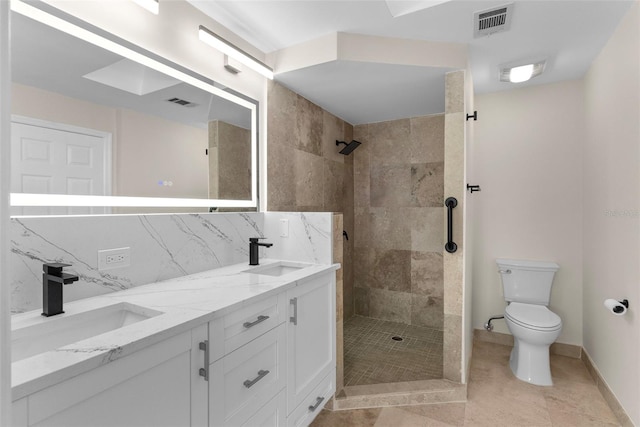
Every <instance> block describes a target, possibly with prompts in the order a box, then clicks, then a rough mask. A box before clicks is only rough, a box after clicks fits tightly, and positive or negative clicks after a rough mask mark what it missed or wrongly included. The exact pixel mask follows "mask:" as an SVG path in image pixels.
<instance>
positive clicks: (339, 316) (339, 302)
mask: <svg viewBox="0 0 640 427" xmlns="http://www.w3.org/2000/svg"><path fill="white" fill-rule="evenodd" d="M342 288H343V281H342V280H337V281H336V321H338V322H342V321H343V319H344V305H343V295H344V294H343V289H342Z"/></svg>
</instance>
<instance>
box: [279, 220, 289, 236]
mask: <svg viewBox="0 0 640 427" xmlns="http://www.w3.org/2000/svg"><path fill="white" fill-rule="evenodd" d="M280 237H289V220H288V219H281V220H280Z"/></svg>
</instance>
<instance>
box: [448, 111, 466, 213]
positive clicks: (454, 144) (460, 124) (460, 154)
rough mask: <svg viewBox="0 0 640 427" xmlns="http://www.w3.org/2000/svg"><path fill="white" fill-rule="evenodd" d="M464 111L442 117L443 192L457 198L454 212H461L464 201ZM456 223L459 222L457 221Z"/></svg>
mask: <svg viewBox="0 0 640 427" xmlns="http://www.w3.org/2000/svg"><path fill="white" fill-rule="evenodd" d="M464 120H465V116H464V113H452V114H446V115H445V119H444V129H445V131H444V158H445V160H444V194H445V199H446V198H447V197H455V198H456V199H458V204H459V205H458V207H456V208H455V209H454V212H462V209H461V208H462V205H461V203H462V202H463V201H464V192H465V191H466V189H465V183H464V126H465V122H464ZM458 224H461V223H460V222H458Z"/></svg>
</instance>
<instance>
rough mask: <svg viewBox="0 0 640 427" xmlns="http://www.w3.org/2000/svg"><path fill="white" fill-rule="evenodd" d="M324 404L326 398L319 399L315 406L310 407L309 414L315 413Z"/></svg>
mask: <svg viewBox="0 0 640 427" xmlns="http://www.w3.org/2000/svg"><path fill="white" fill-rule="evenodd" d="M322 402H324V397H318V398H317V399H316V404H315V405H309V412H313V411H315V410H316V409H318V406H320V404H321V403H322Z"/></svg>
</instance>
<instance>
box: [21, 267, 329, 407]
mask: <svg viewBox="0 0 640 427" xmlns="http://www.w3.org/2000/svg"><path fill="white" fill-rule="evenodd" d="M271 262H274V260H272V259H264V260H262V261H261V264H268V263H271ZM249 268H250V267H249V266H248V265H247V264H246V263H245V262H242V263H239V264H235V265H231V266H226V267H222V268H219V269H215V270H210V271H206V272H201V273H197V274H192V275H188V276H183V277H178V278H174V279H170V280H166V281H163V282H159V283H153V284H149V285H144V286H137V287H134V288H130V289H127V290H123V291H120V292H111V293H108V294H104V295H99V296H96V297H93V298H88V299H83V300H78V301H74V302H71V303H67V304H65V307H64V309H65V313H64V314H61V315H59V316H60V317H58V316H56V317H53V318H44V317H42V316H41V315H40V310H36V311H31V312H28V313H21V314H16V315H14V316H12V329H13V330H17V329H21V328H24V327H28V326H32V325H36V324H39V323H43V322H52V321H56V318H63V317H68V316H73V315H74V314H78V313H82V312H85V311H88V310H92V309H96V308H100V307H105V306H109V305H112V304H118V303H123V302H124V303H129V304H135V305H137V306H141V307H145V308H147V309H152V310H157V311H160V312H162V313H163V314H160V315H158V316H155V317H152V318H150V319H146V320H144V321H141V322H138V323H134V324H132V325H129V326H125V327H123V328H120V329H116V330H114V331H111V332H107V333H104V334H101V335H97V336H95V337H93V338H89V339H86V340H83V341H79V342H77V343H74V344H70V345H66V346H64V347H61V348H59V349H56V350H53V351H49V352H46V353H42V354H40V355H36V356H33V357H30V358H27V359H24V360H21V361H18V362H14V363H13V364H12V392H13V399H14V400H17V399H20V398H22V397H24V396H27V395H29V394H32V393H34V392H36V391H38V390H41V389H43V388H45V387H49V386H51V385H54V384H57V383H59V382H62V381H64V380H66V379H68V378H71V377H73V376H76V375H78V374H81V373H83V372H87V371H89V370H91V369H95V368H97V367H99V366H102V365H105V364H107V363H110V362H112V361H114V360H117V359H120V358H122V357H124V356H127V355H130V354H132V353H134V352H135V351H138V350H141V349H143V348H145V347H148V346H150V345H153V344H155V343H158V342H160V341H163V340H166V339H168V338H170V337H172V336H174V335H176V334H179V333H181V332H184V331H188V330H190V329H192V328H194V327H196V326H198V325H201V324H203V323H205V322H208V321H210V320H212V319H214V318H216V317H217V316H221V315H224V314H226V313H228V312H230V311H232V310H235V309H237V308H240V307H242V306H243V305H244V304H249V303H253V302H255V301H258V300H260V299H263V298H267V297H269V296H271V295H274V294H276V293H279V292H284V291H286V290H287V289H290V288H292V287H294V286H295V285H296V283H297V281H299V280H302V279H309V278H313V277H316V276H318V275H320V274H326V273H330V274H332V272H333V271H334V270H336V269H337V268H339V265H338V264H335V265H331V264H309V265H308V266H307V267H306V268H302V269H300V270H297V271H294V272H291V273H288V274H285V275H283V276H279V277H272V276H267V275H260V274H253V273H247V272H244V270H247V269H249Z"/></svg>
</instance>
